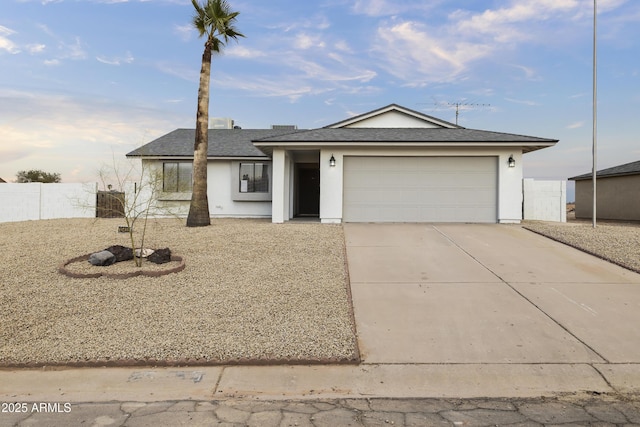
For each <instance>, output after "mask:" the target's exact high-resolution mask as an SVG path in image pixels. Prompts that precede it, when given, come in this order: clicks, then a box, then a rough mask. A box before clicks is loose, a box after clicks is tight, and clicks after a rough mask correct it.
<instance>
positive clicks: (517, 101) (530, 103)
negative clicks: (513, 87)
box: [504, 98, 540, 107]
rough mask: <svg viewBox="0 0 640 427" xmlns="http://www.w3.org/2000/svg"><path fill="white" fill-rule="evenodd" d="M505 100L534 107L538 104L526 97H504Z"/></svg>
mask: <svg viewBox="0 0 640 427" xmlns="http://www.w3.org/2000/svg"><path fill="white" fill-rule="evenodd" d="M504 100H505V101H509V102H513V103H514V104H521V105H528V106H530V107H536V106H539V105H540V104H539V103H537V102H535V101H530V100H526V99H513V98H505V99H504Z"/></svg>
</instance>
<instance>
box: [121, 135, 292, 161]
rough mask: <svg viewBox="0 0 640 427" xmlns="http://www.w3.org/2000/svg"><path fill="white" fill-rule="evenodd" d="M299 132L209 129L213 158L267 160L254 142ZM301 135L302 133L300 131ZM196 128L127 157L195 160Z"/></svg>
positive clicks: (143, 148) (209, 152)
mask: <svg viewBox="0 0 640 427" xmlns="http://www.w3.org/2000/svg"><path fill="white" fill-rule="evenodd" d="M291 132H296V131H295V130H277V129H275V130H274V129H209V150H208V155H209V157H267V156H266V155H265V154H264V153H263V152H262V151H260V149H258V148H256V147H255V146H254V145H253V144H252V143H251V141H252V140H253V139H258V138H265V137H270V136H276V135H284V134H287V133H291ZM298 132H299V131H298ZM195 135H196V131H195V129H176V130H174V131H173V132H169V133H168V134H166V135H164V136H161V137H160V138H158V139H155V140H153V141H151V142H149V143H147V144H145V145H143V146H142V147H139V148H137V149H135V150H133V151H132V152H130V153H128V154H127V157H147V156H148V157H193V144H194V142H195Z"/></svg>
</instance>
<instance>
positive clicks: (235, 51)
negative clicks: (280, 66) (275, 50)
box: [225, 46, 266, 59]
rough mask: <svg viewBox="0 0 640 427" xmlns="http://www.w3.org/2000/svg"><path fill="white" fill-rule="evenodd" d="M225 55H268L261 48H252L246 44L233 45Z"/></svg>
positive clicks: (257, 56)
mask: <svg viewBox="0 0 640 427" xmlns="http://www.w3.org/2000/svg"><path fill="white" fill-rule="evenodd" d="M225 55H226V56H230V57H236V58H242V59H253V58H260V57H263V56H266V54H265V53H264V52H262V51H260V50H257V49H250V48H246V47H244V46H233V47H231V48H229V49H228V50H226V51H225Z"/></svg>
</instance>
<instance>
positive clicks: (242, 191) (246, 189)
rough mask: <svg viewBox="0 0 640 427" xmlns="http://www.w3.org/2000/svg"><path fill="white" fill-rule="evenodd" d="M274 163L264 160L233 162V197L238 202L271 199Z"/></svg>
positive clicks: (267, 200)
mask: <svg viewBox="0 0 640 427" xmlns="http://www.w3.org/2000/svg"><path fill="white" fill-rule="evenodd" d="M272 169H273V168H272V163H271V162H270V161H264V160H256V161H251V160H248V161H247V160H236V161H233V162H231V197H232V199H233V200H235V201H238V202H243V201H245V202H269V201H271V179H272V177H271V172H272Z"/></svg>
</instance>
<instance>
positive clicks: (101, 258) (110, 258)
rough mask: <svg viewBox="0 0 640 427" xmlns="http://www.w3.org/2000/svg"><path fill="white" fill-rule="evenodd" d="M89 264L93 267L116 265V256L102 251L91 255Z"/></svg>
mask: <svg viewBox="0 0 640 427" xmlns="http://www.w3.org/2000/svg"><path fill="white" fill-rule="evenodd" d="M89 262H90V263H91V265H97V266H101V267H105V266H107V265H112V264H115V262H116V256H115V255H114V254H112V253H111V252H109V251H100V252H96V253H93V254H91V255H89Z"/></svg>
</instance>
